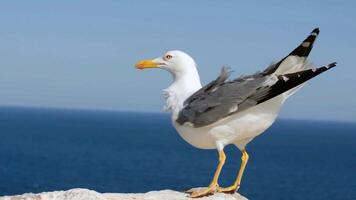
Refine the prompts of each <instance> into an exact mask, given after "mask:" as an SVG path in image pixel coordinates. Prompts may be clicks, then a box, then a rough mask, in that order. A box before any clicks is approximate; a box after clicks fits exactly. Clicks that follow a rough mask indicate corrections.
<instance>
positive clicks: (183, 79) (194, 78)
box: [163, 67, 202, 117]
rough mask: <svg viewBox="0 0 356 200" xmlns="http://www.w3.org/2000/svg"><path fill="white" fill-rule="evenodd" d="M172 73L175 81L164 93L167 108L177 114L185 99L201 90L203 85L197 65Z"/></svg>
mask: <svg viewBox="0 0 356 200" xmlns="http://www.w3.org/2000/svg"><path fill="white" fill-rule="evenodd" d="M171 73H172V72H171ZM172 75H173V83H172V84H171V85H170V86H169V87H168V88H167V89H165V90H163V95H164V97H165V98H166V106H165V110H167V111H171V112H172V113H173V115H174V116H176V115H178V113H179V111H180V110H181V109H182V108H183V104H184V101H185V100H186V99H187V98H188V97H190V96H191V95H192V94H193V93H194V92H196V91H197V90H199V89H200V88H201V87H202V85H201V83H200V77H199V74H198V71H197V69H196V68H195V67H194V68H191V69H190V71H186V72H183V73H172ZM174 116H173V117H174Z"/></svg>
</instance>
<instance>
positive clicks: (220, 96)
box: [176, 62, 336, 127]
mask: <svg viewBox="0 0 356 200" xmlns="http://www.w3.org/2000/svg"><path fill="white" fill-rule="evenodd" d="M335 66H336V62H334V63H330V64H328V65H326V66H323V67H319V68H315V69H308V70H303V71H299V72H295V73H290V74H284V75H279V76H277V80H275V81H274V82H273V84H267V83H268V82H269V83H270V80H271V78H273V76H274V75H267V76H265V75H264V74H263V72H262V73H256V74H254V75H251V76H244V77H240V78H239V79H235V80H233V81H224V82H223V83H221V82H219V84H217V83H215V84H213V82H211V84H212V85H213V86H212V85H210V87H211V88H213V89H212V90H207V88H205V89H204V88H202V89H201V90H199V91H198V92H196V93H195V94H193V95H192V96H191V97H190V98H189V99H190V101H189V102H186V104H185V107H184V108H183V109H182V110H181V111H180V112H179V115H178V118H177V120H176V122H177V123H179V124H181V125H183V124H184V123H186V122H189V123H191V124H192V125H193V126H194V127H202V126H207V125H209V124H212V123H214V122H216V121H218V120H220V119H223V118H225V117H227V116H229V115H232V114H235V113H237V112H240V111H243V110H245V109H248V108H251V107H253V106H255V105H257V104H260V103H263V102H265V101H267V100H269V99H271V98H273V97H276V96H278V95H280V94H282V93H284V92H286V91H288V90H290V89H292V88H294V87H296V86H298V85H300V84H302V83H304V82H306V81H308V80H310V79H311V78H313V77H315V76H317V75H319V74H321V73H323V72H325V71H327V70H329V69H331V68H333V67H335Z"/></svg>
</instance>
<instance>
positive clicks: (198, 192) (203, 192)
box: [187, 184, 219, 198]
mask: <svg viewBox="0 0 356 200" xmlns="http://www.w3.org/2000/svg"><path fill="white" fill-rule="evenodd" d="M218 188H219V185H218V184H213V185H210V186H209V187H207V188H197V189H190V190H188V191H187V192H188V193H190V195H189V197H191V198H198V197H203V196H208V195H212V194H214V193H215V192H217V191H218Z"/></svg>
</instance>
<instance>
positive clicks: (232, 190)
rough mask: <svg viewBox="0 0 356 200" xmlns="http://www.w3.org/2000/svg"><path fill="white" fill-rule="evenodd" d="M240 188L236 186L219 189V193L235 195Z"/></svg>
mask: <svg viewBox="0 0 356 200" xmlns="http://www.w3.org/2000/svg"><path fill="white" fill-rule="evenodd" d="M239 188H240V186H239V185H237V186H235V185H232V186H229V187H225V188H223V187H218V189H217V192H221V193H228V194H234V193H235V192H236V191H237V190H238V189H239Z"/></svg>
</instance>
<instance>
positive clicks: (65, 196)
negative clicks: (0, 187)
mask: <svg viewBox="0 0 356 200" xmlns="http://www.w3.org/2000/svg"><path fill="white" fill-rule="evenodd" d="M188 199H189V200H191V198H189V197H187V194H186V193H183V192H177V191H173V190H161V191H151V192H147V193H103V194H100V193H98V192H96V191H93V190H88V189H81V188H77V189H71V190H67V191H54V192H43V193H39V194H33V193H26V194H22V195H16V196H4V197H0V200H188ZM199 200H247V199H246V198H245V197H243V196H241V195H239V194H238V193H235V194H222V193H217V194H214V195H211V196H207V197H203V198H199Z"/></svg>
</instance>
